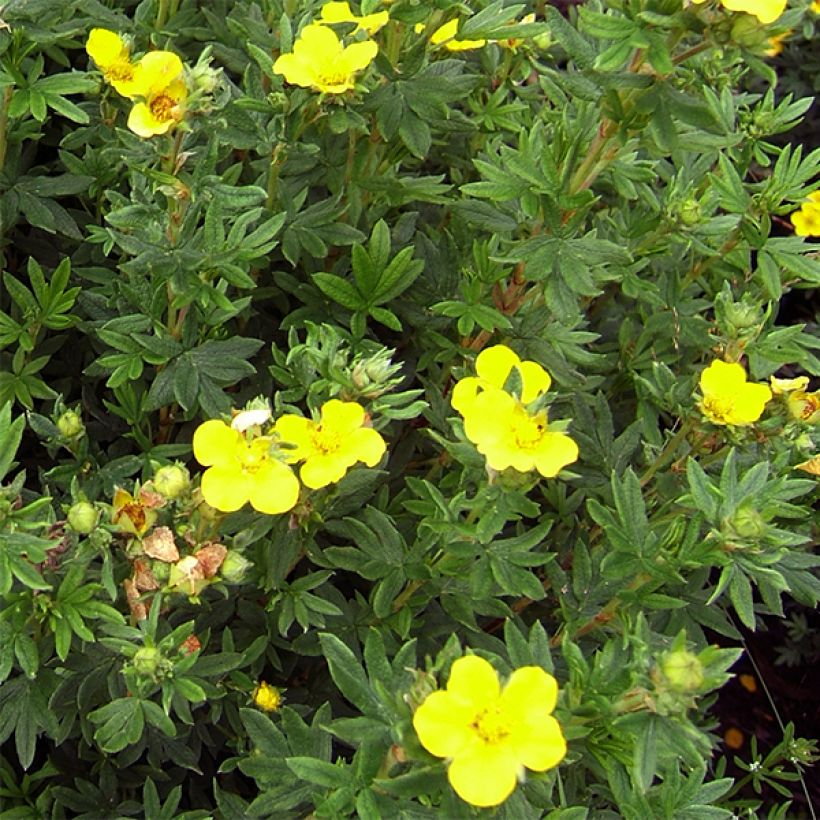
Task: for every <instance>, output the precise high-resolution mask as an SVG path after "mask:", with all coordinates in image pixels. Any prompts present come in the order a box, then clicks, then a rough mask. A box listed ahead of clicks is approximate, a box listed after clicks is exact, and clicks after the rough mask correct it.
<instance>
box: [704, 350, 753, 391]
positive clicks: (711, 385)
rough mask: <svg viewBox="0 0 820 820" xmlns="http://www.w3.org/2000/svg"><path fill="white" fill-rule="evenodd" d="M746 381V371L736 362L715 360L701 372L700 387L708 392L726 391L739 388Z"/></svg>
mask: <svg viewBox="0 0 820 820" xmlns="http://www.w3.org/2000/svg"><path fill="white" fill-rule="evenodd" d="M745 383H746V371H745V370H744V369H743V365H740V364H737V363H736V362H731V363H730V362H722V361H720V359H716V360H715V361H713V362H712V363H711V364H710V365H709V367H707V368H706V369H705V370H704V371H703V372H702V373H701V374H700V389H701V390H702V391H703V393H704V395H705V394H707V393H725V392H728V391H730V390H737V389H738V388H739V387H741V385H743V384H745Z"/></svg>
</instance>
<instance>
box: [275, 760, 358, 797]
mask: <svg viewBox="0 0 820 820" xmlns="http://www.w3.org/2000/svg"><path fill="white" fill-rule="evenodd" d="M285 763H287V765H288V768H289V769H290V770H291V771H292V772H293V773H294V774H295V775H296V776H297V777H298V778H299V779H300V780H307V781H308V782H309V783H315V784H316V785H317V786H324V787H325V788H329V789H340V788H343V787H345V786H349V785H350V777H351V775H350V767H349V766H347V765H344V764H342V765H337V764H335V763H328V762H327V761H326V760H317V759H316V758H315V757H286V758H285Z"/></svg>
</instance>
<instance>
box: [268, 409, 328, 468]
mask: <svg viewBox="0 0 820 820" xmlns="http://www.w3.org/2000/svg"><path fill="white" fill-rule="evenodd" d="M273 431H274V433H276V435H277V436H279V438H280V440H281V441H282V442H283V443H284V444H287V445H291V446H290V447H287V448H283V450H282V452H283V455H284V456H285V458H286V460H287V461H288V462H289V463H290V464H295V463H296V462H297V461H302V460H303V459H306V458H310V457H311V456H312V455H314V454H315V453H316V452H317V450H316V445H315V443H314V436H315V434H316V422H314V421H311V420H310V419H306V418H303V417H302V416H295V415H293V414H292V413H288V414H287V415H285V416H282V417H281V418H279V419H277V420H276V424H275V425H274V427H273Z"/></svg>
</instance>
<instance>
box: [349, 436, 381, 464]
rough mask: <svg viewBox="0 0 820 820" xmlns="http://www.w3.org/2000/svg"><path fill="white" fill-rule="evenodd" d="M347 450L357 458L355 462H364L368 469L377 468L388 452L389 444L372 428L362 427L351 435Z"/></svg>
mask: <svg viewBox="0 0 820 820" xmlns="http://www.w3.org/2000/svg"><path fill="white" fill-rule="evenodd" d="M346 449H348V450H349V451H350V452H351V454H354V455H355V456H356V459H355V461H363V462H364V463H365V464H366V465H367V466H368V467H375V466H376V465H377V464H378V463H379V462H380V461H381V460H382V456H383V455H384V454H385V452H386V451H387V444H386V443H385V440H384V439H383V438H382V437H381V435H380V434H379V433H378V432H377V431H376V430H374V429H373V428H372V427H361V428H359V429H358V430H354V431H353V432H352V433H351V434H350V436H349V438H348V441H347V444H346ZM355 461H354V462H353V463H354V464H355Z"/></svg>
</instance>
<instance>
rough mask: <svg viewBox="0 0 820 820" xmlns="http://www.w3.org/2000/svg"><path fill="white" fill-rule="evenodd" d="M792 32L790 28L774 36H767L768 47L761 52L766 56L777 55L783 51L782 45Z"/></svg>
mask: <svg viewBox="0 0 820 820" xmlns="http://www.w3.org/2000/svg"><path fill="white" fill-rule="evenodd" d="M791 33H792V30H791V29H787V30H786V31H783V32H781V33H780V34H775V35H774V37H769V47H768V48H767V49H766V50H765V51H764V52H763V53H764V54H765V55H766V57H777V55H778V54H780V53H781V52H782V51H783V45H784V43H785V41H786V39H787V38H788V37H789V35H790V34H791Z"/></svg>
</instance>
